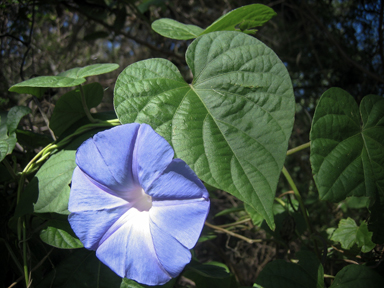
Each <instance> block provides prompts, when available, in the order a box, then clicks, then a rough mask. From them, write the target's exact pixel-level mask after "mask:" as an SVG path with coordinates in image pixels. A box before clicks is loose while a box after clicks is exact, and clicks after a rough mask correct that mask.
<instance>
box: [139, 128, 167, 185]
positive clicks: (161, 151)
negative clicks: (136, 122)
mask: <svg viewBox="0 0 384 288" xmlns="http://www.w3.org/2000/svg"><path fill="white" fill-rule="evenodd" d="M173 155H174V152H173V149H172V147H171V145H169V144H168V142H167V141H166V140H165V139H164V138H163V137H161V136H160V135H159V134H157V133H156V132H155V131H154V130H153V129H152V128H151V126H149V125H147V124H141V126H140V129H139V132H138V134H137V139H136V144H135V150H134V156H133V157H134V159H133V162H132V169H133V171H134V178H135V179H138V181H139V182H140V184H141V187H143V189H144V190H145V191H147V188H148V187H149V186H150V185H151V183H152V182H153V181H154V180H155V179H156V178H158V177H159V176H160V175H161V173H162V172H163V171H164V170H165V169H166V168H167V166H168V165H169V164H170V163H171V161H172V158H173Z"/></svg>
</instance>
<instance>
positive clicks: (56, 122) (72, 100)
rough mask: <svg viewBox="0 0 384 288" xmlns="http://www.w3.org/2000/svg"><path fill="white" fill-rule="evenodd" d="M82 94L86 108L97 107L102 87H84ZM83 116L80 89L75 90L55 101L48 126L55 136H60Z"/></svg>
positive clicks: (91, 85)
mask: <svg viewBox="0 0 384 288" xmlns="http://www.w3.org/2000/svg"><path fill="white" fill-rule="evenodd" d="M83 92H84V96H85V102H86V103H87V106H88V108H92V107H96V106H97V105H99V104H100V102H101V100H102V99H103V95H104V91H103V87H102V86H101V85H100V83H97V82H95V83H91V84H88V85H84V86H83ZM84 116H85V111H84V107H83V105H82V102H81V94H80V89H79V88H77V89H75V90H72V91H70V92H68V93H66V94H64V95H63V96H61V97H60V99H59V100H58V101H57V103H56V106H55V109H54V110H53V113H52V117H51V121H50V123H49V126H50V128H51V129H52V131H53V132H54V133H55V135H56V136H60V135H61V134H62V133H63V132H64V131H65V130H66V129H67V128H68V127H70V126H71V125H72V124H73V123H75V122H76V121H78V120H79V119H81V118H83V117H84Z"/></svg>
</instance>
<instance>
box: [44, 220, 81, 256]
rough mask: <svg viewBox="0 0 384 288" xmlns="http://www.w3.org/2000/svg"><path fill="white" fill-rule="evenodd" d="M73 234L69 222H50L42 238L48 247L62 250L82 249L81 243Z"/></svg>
mask: <svg viewBox="0 0 384 288" xmlns="http://www.w3.org/2000/svg"><path fill="white" fill-rule="evenodd" d="M69 231H70V232H72V233H70V232H69ZM71 234H73V231H72V230H71V227H70V225H69V223H68V222H67V221H66V222H65V223H64V221H49V222H48V227H47V228H46V229H44V230H42V231H41V232H40V238H41V240H43V241H44V242H45V243H47V244H48V245H51V246H54V247H57V248H60V249H75V248H82V247H83V244H82V243H81V241H80V240H79V239H77V238H76V237H75V236H74V235H71Z"/></svg>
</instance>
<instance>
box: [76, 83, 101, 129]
mask: <svg viewBox="0 0 384 288" xmlns="http://www.w3.org/2000/svg"><path fill="white" fill-rule="evenodd" d="M79 87H80V94H81V104H82V105H83V108H84V112H85V115H86V116H87V118H88V120H89V121H90V122H91V123H96V122H99V121H98V120H96V119H94V118H93V117H92V115H91V112H89V109H88V105H87V102H86V101H85V93H84V89H83V85H81V84H80V85H79Z"/></svg>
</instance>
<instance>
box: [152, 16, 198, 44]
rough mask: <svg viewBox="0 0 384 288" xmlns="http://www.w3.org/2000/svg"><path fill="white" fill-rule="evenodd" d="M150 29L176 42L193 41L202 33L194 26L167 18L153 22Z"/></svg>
mask: <svg viewBox="0 0 384 288" xmlns="http://www.w3.org/2000/svg"><path fill="white" fill-rule="evenodd" d="M151 27H152V29H153V30H154V31H156V32H157V33H159V34H160V35H162V36H164V37H168V38H171V39H177V40H189V39H194V38H196V37H198V36H199V35H200V34H201V33H202V32H203V31H204V30H203V29H202V28H200V27H198V26H196V25H187V24H183V23H180V22H179V21H176V20H173V19H168V18H162V19H158V20H156V21H154V22H153V23H152V25H151Z"/></svg>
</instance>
